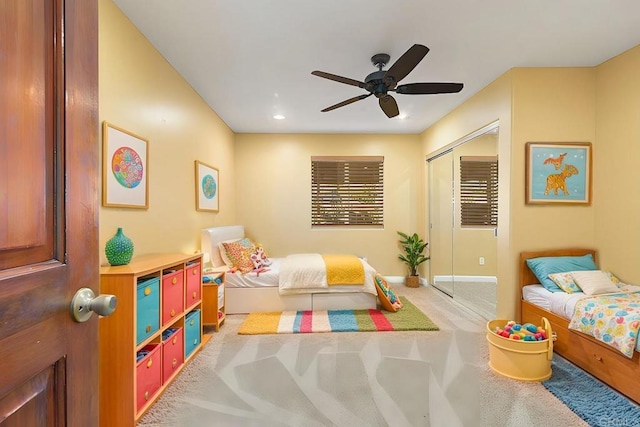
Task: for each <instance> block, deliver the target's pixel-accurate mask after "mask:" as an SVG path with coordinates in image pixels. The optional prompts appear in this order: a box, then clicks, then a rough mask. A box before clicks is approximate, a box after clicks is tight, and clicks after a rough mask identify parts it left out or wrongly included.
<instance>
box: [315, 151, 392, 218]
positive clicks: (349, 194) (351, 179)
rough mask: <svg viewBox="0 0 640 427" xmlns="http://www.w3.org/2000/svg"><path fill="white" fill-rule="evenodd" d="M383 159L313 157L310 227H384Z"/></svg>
mask: <svg viewBox="0 0 640 427" xmlns="http://www.w3.org/2000/svg"><path fill="white" fill-rule="evenodd" d="M383 166H384V157H381V156H357V157H356V156H344V157H317V156H313V157H311V225H312V226H322V225H354V226H355V225H368V226H382V225H383V197H382V196H383V175H384V174H383Z"/></svg>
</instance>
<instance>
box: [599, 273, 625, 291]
mask: <svg viewBox="0 0 640 427" xmlns="http://www.w3.org/2000/svg"><path fill="white" fill-rule="evenodd" d="M604 273H605V274H606V275H607V276H608V277H609V280H611V281H612V282H613V284H614V285H616V286H617V287H619V288H621V287H623V286H625V284H624V283H622V282H621V281H620V279H618V278H617V277H616V276H614V275H613V273H612V272H610V271H605V272H604Z"/></svg>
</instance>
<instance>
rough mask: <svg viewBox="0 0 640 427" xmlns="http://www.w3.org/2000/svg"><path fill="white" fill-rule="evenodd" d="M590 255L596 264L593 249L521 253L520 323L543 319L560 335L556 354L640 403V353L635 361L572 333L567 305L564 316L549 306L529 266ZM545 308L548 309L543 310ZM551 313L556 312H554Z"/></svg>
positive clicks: (635, 353) (635, 352)
mask: <svg viewBox="0 0 640 427" xmlns="http://www.w3.org/2000/svg"><path fill="white" fill-rule="evenodd" d="M587 254H591V255H592V256H593V260H594V261H595V260H596V252H595V251H594V250H591V249H560V250H546V251H535V252H522V253H521V254H520V262H519V268H520V274H519V276H520V279H519V286H520V289H521V295H523V298H522V300H521V313H520V314H521V319H520V320H521V322H522V323H527V322H529V323H533V324H540V322H541V318H542V317H546V318H547V319H548V320H549V322H550V324H551V327H552V329H553V331H554V332H555V333H556V334H557V340H556V341H555V343H554V351H555V352H556V353H558V354H559V355H561V356H563V357H564V358H566V359H568V360H569V361H571V362H573V363H574V364H576V365H578V366H579V367H581V368H582V369H584V370H585V371H587V372H589V373H590V374H592V375H593V376H595V377H597V378H598V379H600V380H601V381H603V382H604V383H606V384H608V385H609V386H611V387H612V388H614V389H616V390H618V391H619V392H620V393H622V394H624V395H626V396H627V397H629V398H631V399H632V400H634V401H635V402H640V386H639V385H638V380H640V358H639V353H638V351H637V350H636V351H634V352H633V357H631V358H629V357H627V356H625V355H623V354H622V353H621V352H620V351H618V350H616V349H614V348H612V347H610V346H609V345H607V344H604V343H603V342H600V341H598V340H596V339H595V338H593V337H591V336H588V335H586V334H584V333H581V332H578V331H576V330H574V329H569V324H570V320H571V319H570V316H571V314H569V313H566V311H568V310H567V309H566V306H567V305H565V310H564V311H565V313H562V310H560V309H558V305H559V304H557V303H556V304H554V305H553V307H552V306H549V305H548V304H547V301H545V297H544V295H543V293H544V290H541V289H540V288H542V286H540V285H539V283H540V280H539V279H538V277H536V275H535V274H534V273H533V271H532V270H531V269H530V268H529V266H528V264H527V260H528V259H533V258H539V257H560V256H584V255H587ZM530 285H534V286H530ZM540 291H542V292H540ZM571 295H573V294H571ZM559 297H560V298H565V299H568V298H569V296H563V295H559ZM527 300H529V301H527ZM556 301H557V300H556ZM545 306H546V308H544V307H545ZM551 310H554V312H552V311H551ZM636 348H637V347H636Z"/></svg>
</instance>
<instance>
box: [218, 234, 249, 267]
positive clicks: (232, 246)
mask: <svg viewBox="0 0 640 427" xmlns="http://www.w3.org/2000/svg"><path fill="white" fill-rule="evenodd" d="M222 247H223V248H224V252H225V255H226V256H227V258H228V259H229V261H230V262H231V264H232V266H233V268H236V269H237V270H239V271H240V272H242V273H248V272H249V271H251V270H253V268H254V267H253V261H251V254H253V253H254V252H255V251H256V246H255V244H254V243H253V242H252V241H251V240H249V239H247V238H244V239H241V240H238V241H235V242H222Z"/></svg>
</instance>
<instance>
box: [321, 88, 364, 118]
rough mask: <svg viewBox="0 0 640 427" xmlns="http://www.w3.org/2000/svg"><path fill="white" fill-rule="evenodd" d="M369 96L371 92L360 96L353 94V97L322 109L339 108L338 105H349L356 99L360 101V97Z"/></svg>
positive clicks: (324, 111) (325, 110)
mask: <svg viewBox="0 0 640 427" xmlns="http://www.w3.org/2000/svg"><path fill="white" fill-rule="evenodd" d="M369 96H371V94H370V93H369V94H367V95H360V96H354V97H353V98H349V99H347V100H346V101H342V102H339V103H338V104H336V105H332V106H331V107H327V108H325V109H324V110H322V112H323V113H326V112H327V111H331V110H335V109H336V108H340V107H344V106H345V105H349V104H353V103H354V102H356V101H360V100H362V99H365V98H367V97H369Z"/></svg>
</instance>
